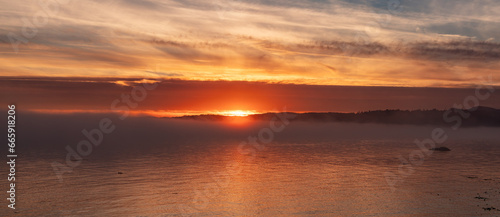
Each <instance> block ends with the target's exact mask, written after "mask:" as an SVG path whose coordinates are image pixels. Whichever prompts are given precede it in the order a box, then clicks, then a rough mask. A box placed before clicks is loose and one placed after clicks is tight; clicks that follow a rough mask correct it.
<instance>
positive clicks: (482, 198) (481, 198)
mask: <svg viewBox="0 0 500 217" xmlns="http://www.w3.org/2000/svg"><path fill="white" fill-rule="evenodd" d="M474 198H476V199H479V200H485V201H486V199H488V198H486V197H480V196H478V197H474Z"/></svg>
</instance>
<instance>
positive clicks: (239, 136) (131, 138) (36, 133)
mask: <svg viewBox="0 0 500 217" xmlns="http://www.w3.org/2000/svg"><path fill="white" fill-rule="evenodd" d="M103 119H104V120H106V121H108V122H109V124H110V125H109V126H108V127H109V128H113V131H112V132H110V133H103V139H102V143H101V144H100V145H99V146H98V147H95V150H99V149H101V150H105V149H109V148H111V149H117V148H118V150H117V151H120V150H126V149H137V148H140V149H141V150H144V149H148V148H155V147H159V146H160V147H162V146H171V145H174V146H177V145H181V144H185V143H190V142H192V143H199V144H201V145H202V144H203V141H205V142H207V143H214V142H221V143H223V142H228V141H232V142H238V141H246V140H247V138H248V137H249V136H256V137H257V136H258V135H259V132H260V131H262V129H265V128H268V129H269V128H270V122H269V121H246V122H241V123H233V122H228V121H193V120H179V119H170V118H154V117H132V116H130V117H127V118H125V119H124V120H121V119H120V118H119V116H118V115H116V114H64V115H60V114H40V113H27V112H19V114H18V124H17V130H18V138H17V141H18V144H19V149H20V151H23V150H26V151H29V150H34V149H47V150H49V151H51V152H57V150H61V151H64V147H65V146H67V145H70V146H76V144H77V143H78V142H79V141H81V140H87V139H88V137H87V136H85V135H84V134H83V133H82V131H83V130H86V131H87V132H89V133H90V132H92V130H93V129H98V128H99V124H100V121H102V120H103ZM274 125H275V126H276V127H278V128H280V129H283V130H280V131H278V132H274V131H273V133H272V135H269V134H266V133H264V134H263V136H264V137H266V138H267V139H269V140H272V141H271V143H311V142H328V141H338V140H352V139H355V140H384V139H398V140H408V142H413V141H414V140H415V139H420V140H423V139H426V138H431V137H432V136H431V132H432V131H433V130H434V129H436V128H441V129H443V130H444V132H445V135H446V136H447V137H448V139H447V140H446V141H445V142H444V143H443V145H445V146H446V145H449V146H452V145H453V144H452V142H453V141H454V140H470V139H472V140H494V141H498V140H500V136H499V134H498V130H499V128H485V127H476V128H465V127H462V128H459V129H458V130H453V129H452V128H451V126H448V127H447V126H412V125H384V124H355V123H317V122H300V121H295V122H290V123H288V125H283V123H282V122H280V121H279V119H278V121H276V122H275V123H274ZM2 127H5V126H2ZM0 130H1V129H0ZM271 136H272V138H271ZM200 142H202V143H200Z"/></svg>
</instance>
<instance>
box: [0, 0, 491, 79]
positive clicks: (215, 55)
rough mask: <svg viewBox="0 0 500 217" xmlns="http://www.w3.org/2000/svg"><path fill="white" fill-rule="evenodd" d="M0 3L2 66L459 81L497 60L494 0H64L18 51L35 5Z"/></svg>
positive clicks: (132, 73) (58, 72) (193, 75)
mask: <svg viewBox="0 0 500 217" xmlns="http://www.w3.org/2000/svg"><path fill="white" fill-rule="evenodd" d="M1 2H2V5H3V6H4V8H5V9H4V10H7V11H9V12H8V13H5V14H3V15H2V18H4V19H3V22H2V24H0V35H2V37H0V49H1V52H0V61H2V63H3V68H4V70H3V72H2V75H3V76H14V75H23V76H53V77H61V76H62V77H75V76H76V77H103V76H111V77H137V76H143V74H144V73H145V72H146V71H150V70H149V69H148V68H149V67H150V66H151V65H161V66H162V69H161V71H165V72H166V74H163V75H162V76H165V77H170V78H180V79H193V80H248V81H264V82H285V83H306V84H329V85H396V86H404V85H411V86H429V85H435V84H437V83H440V84H443V85H445V86H461V85H463V83H462V82H458V81H457V80H467V79H469V78H470V77H473V75H460V76H458V78H457V74H459V73H456V72H451V71H456V70H457V68H463V70H461V71H462V72H464V71H467V72H472V71H476V72H474V76H476V77H477V76H484V75H487V74H488V73H491V72H492V71H493V70H494V69H495V68H497V67H498V66H499V65H498V63H495V60H497V59H498V57H499V56H498V55H499V53H498V52H499V51H498V43H499V41H498V40H499V39H500V35H499V30H497V28H496V27H497V26H498V25H496V24H497V22H498V21H497V20H498V18H499V17H500V16H499V14H498V13H499V12H498V11H500V10H496V9H500V4H498V2H496V1H465V0H460V1H459V2H460V3H461V4H463V5H466V6H463V5H459V4H457V3H456V2H455V1H434V0H424V1H406V0H401V1H382V0H377V1H361V0H359V1H340V0H329V1H326V0H321V1H320V0H310V1H298V0H293V1H284V0H281V1H267V0H247V1H225V0H220V1H216V2H206V1H199V0H188V1H178V0H169V1H159V0H148V1H136V0H120V1H119V0H107V1H96V0H92V1H86V2H81V1H71V2H70V3H69V4H67V5H60V10H59V11H58V13H57V14H55V15H54V16H51V17H49V19H48V21H47V24H46V25H41V26H39V27H37V34H36V36H34V37H32V38H29V40H27V41H28V43H26V44H24V43H21V44H20V45H19V48H20V50H19V54H14V52H13V50H12V47H11V44H10V41H9V39H8V38H7V34H9V33H13V34H16V35H17V36H19V37H24V36H23V25H24V22H25V20H28V21H29V22H33V17H34V15H35V14H37V13H38V12H39V11H42V12H43V10H42V8H41V7H39V6H37V5H24V4H21V3H19V2H12V1H11V2H9V1H5V0H1ZM394 2H396V3H398V2H399V4H397V5H394V4H392V5H391V3H394ZM90 14H91V15H92V16H90ZM443 61H444V62H446V64H443V63H442V62H443ZM497 62H498V61H497ZM325 65H327V66H330V67H333V68H335V69H336V70H331V69H329V68H328V67H325ZM402 72H404V73H402ZM429 73H439V74H440V75H439V76H430V75H428V74H429ZM388 75H391V76H389V77H387V76H388ZM430 77H432V79H430Z"/></svg>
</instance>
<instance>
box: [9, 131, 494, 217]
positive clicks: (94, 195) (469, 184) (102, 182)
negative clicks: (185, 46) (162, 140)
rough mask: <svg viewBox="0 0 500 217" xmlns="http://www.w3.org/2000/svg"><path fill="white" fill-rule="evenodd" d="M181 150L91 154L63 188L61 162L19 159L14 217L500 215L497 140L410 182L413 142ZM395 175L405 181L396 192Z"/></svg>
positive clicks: (443, 158)
mask: <svg viewBox="0 0 500 217" xmlns="http://www.w3.org/2000/svg"><path fill="white" fill-rule="evenodd" d="M181 146H182V147H178V148H176V149H175V150H174V149H166V150H154V151H150V152H149V153H148V152H147V151H146V152H143V153H141V154H140V155H136V154H134V153H128V152H126V151H125V152H119V153H116V154H115V155H113V156H112V157H109V158H98V157H96V158H92V157H89V158H88V159H86V160H84V161H82V164H81V165H80V166H78V167H76V168H75V169H74V171H73V172H72V173H66V174H65V175H64V181H63V182H59V180H58V179H57V177H56V176H55V173H54V171H53V169H52V167H51V166H50V163H51V162H52V161H53V160H60V159H51V158H50V154H49V155H48V156H46V157H44V155H43V153H36V155H38V156H35V155H33V156H30V157H29V158H28V157H26V158H19V159H20V162H21V166H20V169H19V170H20V171H19V173H18V177H19V182H18V195H19V197H18V198H17V199H18V201H19V203H18V204H17V206H18V208H17V210H18V213H15V215H13V216H499V215H500V211H497V210H491V211H488V210H484V209H483V208H488V207H495V208H500V203H499V202H500V200H499V199H500V192H499V191H500V171H499V165H500V158H499V156H500V146H499V144H498V143H491V142H488V141H480V140H476V141H455V142H454V143H453V145H452V146H451V147H450V148H451V149H452V151H451V152H434V153H432V154H430V155H429V156H428V157H426V158H425V159H424V160H423V161H422V162H423V163H422V164H421V165H419V166H414V167H413V173H411V174H409V172H407V171H406V173H404V174H407V176H403V175H401V174H399V172H398V167H400V166H401V165H402V164H401V160H400V159H398V157H399V156H404V157H405V158H408V156H409V154H410V153H411V152H412V151H414V150H418V147H417V146H416V145H415V144H413V143H412V142H408V141H399V140H345V141H335V142H323V143H270V144H267V145H266V146H265V148H264V149H262V150H258V151H257V152H256V153H255V154H254V155H243V154H241V153H240V151H238V143H236V142H235V143H232V142H225V143H207V144H195V143H186V144H182V145H181ZM31 154H34V153H31ZM405 169H406V170H408V168H405ZM118 172H121V173H122V174H118ZM387 172H391V173H394V174H396V175H399V176H400V177H399V178H401V179H399V180H398V181H397V183H396V184H394V185H393V186H390V185H389V184H388V182H387V177H386V175H387ZM475 197H484V198H488V199H486V200H484V199H477V198H475ZM11 214H12V213H10V212H9V215H11Z"/></svg>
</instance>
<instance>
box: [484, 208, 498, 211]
mask: <svg viewBox="0 0 500 217" xmlns="http://www.w3.org/2000/svg"><path fill="white" fill-rule="evenodd" d="M483 209H484V210H488V211H491V210H495V209H496V208H495V207H486V208H484V207H483Z"/></svg>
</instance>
